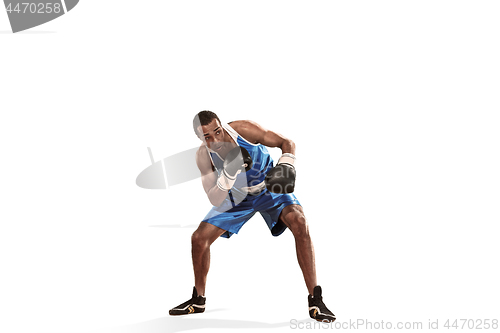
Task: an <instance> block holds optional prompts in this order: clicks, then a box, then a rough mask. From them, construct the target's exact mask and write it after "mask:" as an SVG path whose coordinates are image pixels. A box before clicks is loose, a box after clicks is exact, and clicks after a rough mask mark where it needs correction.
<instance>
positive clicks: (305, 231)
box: [285, 209, 309, 237]
mask: <svg viewBox="0 0 500 333" xmlns="http://www.w3.org/2000/svg"><path fill="white" fill-rule="evenodd" d="M285 222H286V224H287V225H288V227H289V228H290V230H291V231H292V233H293V235H294V236H295V237H309V227H308V225H307V220H306V217H305V215H304V213H303V212H302V210H301V209H294V210H293V211H292V212H290V213H289V214H287V215H286V221H285Z"/></svg>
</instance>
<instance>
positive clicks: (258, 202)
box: [169, 111, 335, 322]
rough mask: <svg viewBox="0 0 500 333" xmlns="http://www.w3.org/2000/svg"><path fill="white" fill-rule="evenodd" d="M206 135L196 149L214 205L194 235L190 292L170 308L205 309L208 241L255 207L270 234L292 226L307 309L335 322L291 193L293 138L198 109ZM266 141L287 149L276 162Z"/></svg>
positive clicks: (226, 233) (234, 227)
mask: <svg viewBox="0 0 500 333" xmlns="http://www.w3.org/2000/svg"><path fill="white" fill-rule="evenodd" d="M193 128H194V131H195V133H196V135H197V136H198V137H199V138H200V140H201V141H202V144H201V145H200V148H199V150H198V152H197V154H196V163H197V165H198V168H199V169H200V172H201V176H202V177H201V179H202V184H203V188H204V190H205V192H206V193H207V196H208V199H209V200H210V202H211V203H212V205H213V206H214V207H213V208H212V209H211V210H210V211H209V213H208V214H207V215H206V216H205V218H204V219H203V221H202V222H201V223H200V225H199V227H198V229H197V230H196V231H195V232H194V233H193V235H192V237H191V243H192V258H193V268H194V275H195V281H194V288H193V294H192V298H191V299H190V300H188V301H186V302H184V303H182V304H180V305H179V306H177V307H175V308H173V309H171V310H170V312H169V313H170V314H171V315H184V314H191V313H200V312H204V311H205V296H204V295H205V284H206V280H207V274H208V269H209V266H210V245H211V244H212V243H213V242H214V241H215V240H216V239H217V238H219V237H226V238H229V237H231V235H232V234H234V233H238V231H239V230H240V228H241V227H242V226H243V225H244V224H245V223H246V222H247V221H248V220H249V219H250V218H251V217H252V216H253V215H254V214H255V213H256V212H259V213H260V214H261V215H262V217H263V218H264V220H265V221H266V223H267V225H268V227H269V229H270V231H271V234H272V235H273V236H279V235H280V234H282V233H283V232H284V231H285V230H286V228H289V229H290V231H291V232H292V234H293V236H294V238H295V247H296V252H297V259H298V262H299V266H300V268H301V270H302V273H303V275H304V280H305V283H306V287H307V290H308V291H309V296H308V302H309V315H310V316H311V318H313V319H316V320H318V321H327V322H333V321H334V320H335V315H334V314H333V313H332V312H331V311H330V310H328V308H327V307H326V306H325V304H324V303H323V300H322V296H321V287H320V286H319V285H318V284H317V281H316V270H315V262H314V249H313V244H312V241H311V237H310V235H309V230H308V226H307V222H306V218H305V216H304V212H303V210H302V206H301V205H300V203H299V201H298V200H297V198H296V197H295V195H294V194H293V193H290V192H293V187H294V182H295V167H294V166H293V164H294V161H295V156H294V154H295V144H294V143H293V141H292V140H290V139H287V138H286V137H284V136H282V135H280V134H278V133H275V132H273V131H270V130H266V129H264V128H262V127H261V126H260V125H258V124H257V123H255V122H252V121H246V120H241V121H234V122H231V123H229V124H225V125H223V124H222V123H221V121H220V120H219V118H218V117H217V115H216V114H215V113H213V112H211V111H201V112H199V113H198V114H197V115H196V116H195V118H194V120H193ZM266 146H267V147H279V148H281V151H282V153H283V155H282V156H281V158H280V159H279V161H278V163H277V165H276V166H275V167H273V160H272V158H271V156H270V155H269V152H268V150H267V148H266Z"/></svg>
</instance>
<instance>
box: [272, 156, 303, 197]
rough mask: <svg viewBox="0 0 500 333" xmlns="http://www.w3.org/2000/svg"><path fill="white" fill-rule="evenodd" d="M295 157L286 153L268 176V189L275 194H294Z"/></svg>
mask: <svg viewBox="0 0 500 333" xmlns="http://www.w3.org/2000/svg"><path fill="white" fill-rule="evenodd" d="M294 163H295V156H294V155H293V154H289V153H285V154H283V155H281V157H280V159H279V160H278V164H276V166H275V167H274V168H272V169H271V170H269V172H268V173H267V175H266V179H265V182H266V188H267V189H268V191H269V192H273V193H279V194H284V193H292V192H293V191H294V189H295V176H296V174H295V166H294Z"/></svg>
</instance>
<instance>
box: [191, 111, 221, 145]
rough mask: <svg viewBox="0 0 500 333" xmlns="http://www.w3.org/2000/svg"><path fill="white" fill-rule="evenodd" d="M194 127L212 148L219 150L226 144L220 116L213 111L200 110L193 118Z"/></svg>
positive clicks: (199, 136) (198, 134)
mask: <svg viewBox="0 0 500 333" xmlns="http://www.w3.org/2000/svg"><path fill="white" fill-rule="evenodd" d="M193 129H194V132H195V133H196V135H197V136H198V138H199V139H200V140H202V141H203V142H204V143H205V145H207V146H208V147H209V148H210V149H212V150H215V151H219V150H221V149H223V146H224V139H225V138H224V130H223V128H222V126H221V122H220V119H219V117H217V115H216V114H215V113H213V112H212V111H208V110H205V111H200V112H198V114H197V115H196V116H195V117H194V119H193Z"/></svg>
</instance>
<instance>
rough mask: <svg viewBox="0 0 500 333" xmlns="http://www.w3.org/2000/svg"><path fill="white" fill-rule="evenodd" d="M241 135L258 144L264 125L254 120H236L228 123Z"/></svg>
mask: <svg viewBox="0 0 500 333" xmlns="http://www.w3.org/2000/svg"><path fill="white" fill-rule="evenodd" d="M228 125H230V126H231V127H232V128H233V129H234V130H235V131H236V132H237V133H238V134H239V135H240V136H242V137H243V138H244V139H245V140H247V141H248V142H251V143H252V144H256V143H257V142H258V138H259V137H260V134H261V131H262V127H261V126H260V125H259V124H257V123H256V122H255V121H253V120H235V121H233V122H230V123H228Z"/></svg>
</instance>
